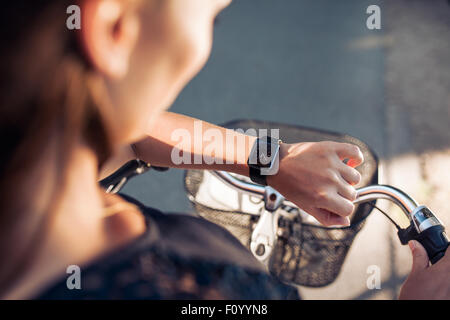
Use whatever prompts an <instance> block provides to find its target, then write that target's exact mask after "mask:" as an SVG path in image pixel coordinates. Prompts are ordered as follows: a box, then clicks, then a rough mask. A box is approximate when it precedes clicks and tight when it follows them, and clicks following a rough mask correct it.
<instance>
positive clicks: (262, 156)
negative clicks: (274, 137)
mask: <svg viewBox="0 0 450 320" xmlns="http://www.w3.org/2000/svg"><path fill="white" fill-rule="evenodd" d="M266 149H269V150H268V151H266V150H260V152H259V157H258V166H259V167H260V168H268V167H270V163H271V162H272V158H271V156H270V153H269V154H267V153H268V152H270V146H267V148H266Z"/></svg>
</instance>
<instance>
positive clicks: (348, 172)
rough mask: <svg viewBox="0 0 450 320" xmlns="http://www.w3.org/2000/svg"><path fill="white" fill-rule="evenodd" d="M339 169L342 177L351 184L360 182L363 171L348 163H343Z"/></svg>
mask: <svg viewBox="0 0 450 320" xmlns="http://www.w3.org/2000/svg"><path fill="white" fill-rule="evenodd" d="M338 170H339V173H340V174H341V176H342V178H344V180H345V181H347V182H348V183H350V184H351V185H355V184H358V183H359V182H360V181H361V173H359V171H358V170H356V169H354V168H351V167H349V166H348V165H345V164H342V165H340V166H339V169H338Z"/></svg>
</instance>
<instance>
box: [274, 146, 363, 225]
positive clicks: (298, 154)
mask: <svg viewBox="0 0 450 320" xmlns="http://www.w3.org/2000/svg"><path fill="white" fill-rule="evenodd" d="M344 159H350V160H349V162H348V165H346V164H344V163H343V160H344ZM363 161H364V158H363V155H362V152H361V151H360V150H359V148H358V147H357V146H355V145H352V144H348V143H337V142H331V141H324V142H307V143H297V144H282V145H281V149H280V167H279V171H278V173H277V174H276V175H273V176H267V182H268V184H269V185H270V186H272V187H273V188H275V189H277V190H278V191H279V192H281V193H282V194H283V195H284V196H285V197H286V198H287V199H289V200H290V201H292V202H293V203H295V204H296V205H298V206H299V207H300V208H302V209H303V210H305V211H306V212H308V213H309V214H311V215H312V216H314V217H315V218H316V219H317V220H318V221H319V222H320V223H322V224H323V225H325V226H331V225H349V224H350V220H349V218H348V216H349V215H350V214H351V213H352V212H353V210H354V207H355V206H354V205H353V200H355V199H356V190H355V188H354V187H353V185H355V184H357V183H359V181H360V180H361V175H360V173H359V172H358V171H357V170H356V169H354V168H352V167H357V166H359V165H360V164H361V163H362V162H363Z"/></svg>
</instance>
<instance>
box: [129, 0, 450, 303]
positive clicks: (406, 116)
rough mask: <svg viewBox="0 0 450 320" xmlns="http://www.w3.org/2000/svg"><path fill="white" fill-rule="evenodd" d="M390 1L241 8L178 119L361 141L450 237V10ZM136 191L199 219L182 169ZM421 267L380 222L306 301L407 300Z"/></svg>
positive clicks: (224, 25)
mask: <svg viewBox="0 0 450 320" xmlns="http://www.w3.org/2000/svg"><path fill="white" fill-rule="evenodd" d="M380 2H381V1H374V0H372V1H365V0H364V1H361V0H351V1H350V0H346V1H339V2H338V1H331V0H330V1H325V0H321V1H318V0H308V1H297V0H284V1H270V0H247V1H237V0H235V1H234V2H233V4H232V5H231V7H230V8H228V9H227V10H226V11H225V12H224V13H223V14H222V16H221V17H220V20H219V25H218V26H217V28H216V35H215V44H214V50H213V54H212V57H211V60H210V61H209V63H208V64H207V66H206V68H205V69H204V70H203V71H202V72H201V73H200V74H199V75H198V76H197V77H196V78H195V79H194V81H192V83H191V84H190V85H189V86H188V87H187V88H186V89H185V90H184V91H183V93H182V94H181V96H180V97H179V99H178V100H177V101H176V103H175V105H174V106H173V109H172V110H173V111H175V112H180V113H185V114H189V115H192V116H195V117H198V118H201V119H204V120H208V121H211V122H214V123H221V122H225V121H228V120H232V119H236V118H255V119H263V120H268V119H270V120H273V121H280V122H287V123H294V124H301V125H308V126H313V127H319V128H326V129H331V130H337V131H343V132H347V133H350V134H352V135H355V136H357V137H359V138H361V139H362V140H364V141H366V142H367V143H368V144H369V145H371V146H372V147H373V148H374V149H375V151H376V152H377V153H378V154H379V155H381V156H382V159H383V166H382V169H383V174H382V177H383V179H384V182H385V183H391V184H394V185H396V186H398V187H400V188H403V189H405V190H407V191H409V192H411V194H412V195H413V196H414V197H415V198H417V200H419V201H420V202H422V203H425V204H428V205H429V206H430V207H431V208H432V209H433V210H434V211H435V212H437V213H439V216H440V217H441V218H442V220H444V221H446V222H447V225H449V226H450V211H449V210H448V205H447V204H446V202H445V200H447V199H448V198H449V195H450V151H449V150H450V130H449V120H450V95H449V92H450V91H449V89H448V88H449V86H450V73H449V70H450V68H449V67H450V65H449V64H450V58H449V57H450V47H449V42H448V39H449V35H450V19H449V17H450V6H449V5H448V4H447V1H445V0H434V1H426V0H421V1H419V0H408V1H407V0H397V1H385V3H380ZM370 4H379V5H380V6H381V9H382V30H381V31H371V30H368V29H367V28H366V24H365V20H366V17H367V15H366V13H365V11H366V8H367V6H368V5H370ZM125 191H126V192H128V193H130V194H132V195H134V196H136V197H137V198H139V199H140V200H142V201H143V202H145V203H147V204H149V205H152V206H155V207H159V208H161V209H164V210H169V211H183V212H187V211H189V210H191V208H190V206H189V203H188V201H187V199H186V197H185V195H184V191H183V186H182V172H181V171H178V170H171V171H170V172H168V173H164V174H161V173H149V174H146V175H144V176H141V177H138V178H136V179H135V180H133V181H132V182H131V183H130V184H129V185H128V186H127V187H126V189H125ZM384 207H387V205H384ZM409 259H410V257H409V252H408V249H407V248H405V247H401V246H400V245H399V244H398V240H397V239H396V235H395V232H394V230H393V228H392V227H391V226H390V225H389V224H388V223H387V222H386V220H385V218H383V217H382V216H381V215H379V214H373V215H372V216H371V217H369V219H368V221H367V224H366V227H365V228H364V229H363V231H362V232H361V233H360V234H359V235H358V237H357V239H356V241H355V243H354V246H353V247H352V249H351V252H350V253H349V256H348V258H347V261H346V263H345V265H344V268H343V270H342V273H341V274H340V276H339V277H338V279H337V281H336V282H335V283H333V284H332V285H330V286H328V287H325V288H320V289H307V288H302V289H301V291H302V294H303V297H304V298H309V299H391V298H395V297H396V296H397V293H398V289H399V286H400V284H401V283H402V281H403V280H404V277H405V275H406V274H407V272H408V271H409V265H410V260H409ZM370 265H377V266H379V267H380V270H381V277H382V284H381V287H382V289H381V290H368V289H367V286H366V279H367V276H368V274H367V267H368V266H370Z"/></svg>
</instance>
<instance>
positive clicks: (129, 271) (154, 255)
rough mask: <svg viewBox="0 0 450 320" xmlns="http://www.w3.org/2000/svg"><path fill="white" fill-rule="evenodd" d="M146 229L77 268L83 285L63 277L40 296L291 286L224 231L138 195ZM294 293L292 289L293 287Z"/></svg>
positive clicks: (264, 291) (252, 293)
mask: <svg viewBox="0 0 450 320" xmlns="http://www.w3.org/2000/svg"><path fill="white" fill-rule="evenodd" d="M123 198H124V199H125V200H127V201H130V202H132V203H134V204H135V205H138V206H139V207H140V208H141V210H142V212H143V213H144V214H145V216H146V219H147V221H148V226H149V228H148V231H147V232H146V233H145V234H143V235H142V236H141V237H139V238H138V239H136V241H134V242H133V243H131V244H128V245H127V246H126V247H124V248H121V249H120V250H116V251H115V252H114V253H112V254H109V255H108V256H106V257H103V258H101V259H99V260H97V261H94V262H93V263H91V264H90V265H88V266H86V267H85V268H81V289H80V290H77V289H73V290H69V289H68V287H67V284H66V279H64V280H63V281H60V282H59V283H57V284H56V285H54V286H53V287H51V288H50V289H48V290H47V291H46V292H45V293H43V294H42V295H41V296H40V297H38V298H40V299H284V298H286V297H288V296H289V295H291V294H292V293H293V292H294V291H293V289H292V288H291V287H289V286H286V285H284V284H282V283H281V282H279V281H277V280H276V279H274V278H272V277H271V276H269V275H268V274H266V272H265V271H264V270H263V268H262V266H261V265H260V264H259V262H258V261H257V260H256V259H255V258H254V257H253V256H252V255H251V253H250V252H249V251H248V250H247V249H246V248H245V247H243V246H242V245H241V243H240V242H239V241H238V240H237V239H236V238H235V237H233V236H232V235H231V234H230V233H229V232H228V231H226V230H224V229H222V228H221V227H219V226H217V225H215V224H213V223H210V222H208V221H206V220H204V219H201V218H196V217H193V216H188V215H181V214H164V213H162V212H161V211H158V210H155V209H152V208H148V207H145V206H143V205H142V204H140V203H139V202H137V201H136V200H134V199H132V198H130V197H127V196H123ZM294 297H295V292H294Z"/></svg>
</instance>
